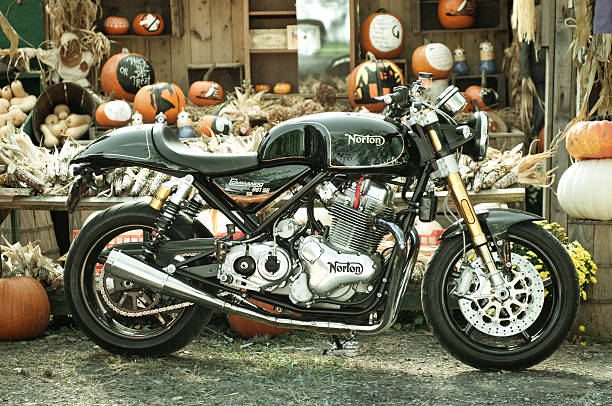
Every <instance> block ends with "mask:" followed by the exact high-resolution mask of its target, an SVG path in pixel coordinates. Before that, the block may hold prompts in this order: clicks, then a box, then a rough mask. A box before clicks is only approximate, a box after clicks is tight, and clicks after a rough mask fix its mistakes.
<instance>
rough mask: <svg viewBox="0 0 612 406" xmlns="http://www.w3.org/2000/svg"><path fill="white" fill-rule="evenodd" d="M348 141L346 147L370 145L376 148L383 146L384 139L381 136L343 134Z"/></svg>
mask: <svg viewBox="0 0 612 406" xmlns="http://www.w3.org/2000/svg"><path fill="white" fill-rule="evenodd" d="M344 136H345V137H347V139H348V145H352V144H372V145H375V146H377V147H380V146H381V145H384V143H385V138H384V137H383V136H382V135H362V134H344Z"/></svg>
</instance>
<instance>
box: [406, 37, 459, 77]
mask: <svg viewBox="0 0 612 406" xmlns="http://www.w3.org/2000/svg"><path fill="white" fill-rule="evenodd" d="M452 69H453V53H452V52H451V50H450V49H449V48H448V47H447V46H446V45H444V44H441V43H438V42H436V43H433V44H426V45H421V46H420V47H418V48H417V49H415V50H414V52H413V53H412V71H413V72H414V76H417V77H418V76H419V72H428V73H433V75H434V77H433V78H434V79H443V78H445V77H447V76H448V75H450V73H451V71H452Z"/></svg>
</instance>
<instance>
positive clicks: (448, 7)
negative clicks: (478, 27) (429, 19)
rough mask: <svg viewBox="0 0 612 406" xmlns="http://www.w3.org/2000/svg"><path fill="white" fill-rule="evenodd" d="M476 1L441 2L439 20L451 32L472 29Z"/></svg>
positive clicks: (442, 0)
mask: <svg viewBox="0 0 612 406" xmlns="http://www.w3.org/2000/svg"><path fill="white" fill-rule="evenodd" d="M475 13H476V0H440V2H439V3H438V19H439V20H440V24H442V27H444V28H446V29H449V30H460V29H463V28H470V27H471V26H472V25H473V24H474V15H475Z"/></svg>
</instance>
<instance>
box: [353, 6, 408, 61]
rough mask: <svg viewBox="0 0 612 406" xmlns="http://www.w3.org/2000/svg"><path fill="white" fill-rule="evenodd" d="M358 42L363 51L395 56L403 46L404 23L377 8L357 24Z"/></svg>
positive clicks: (383, 56)
mask: <svg viewBox="0 0 612 406" xmlns="http://www.w3.org/2000/svg"><path fill="white" fill-rule="evenodd" d="M359 42H360V44H361V50H362V52H363V53H366V52H372V53H373V54H374V56H375V57H377V58H397V57H398V56H399V55H400V54H401V52H402V49H403V48H404V24H403V23H402V21H401V20H400V19H399V18H398V17H397V16H396V15H394V14H391V13H388V12H387V11H386V10H385V9H379V10H378V11H377V12H376V13H374V14H372V15H370V16H369V17H368V18H366V19H365V20H364V21H363V22H362V23H361V25H360V26H359Z"/></svg>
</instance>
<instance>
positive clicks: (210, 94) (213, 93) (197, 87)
mask: <svg viewBox="0 0 612 406" xmlns="http://www.w3.org/2000/svg"><path fill="white" fill-rule="evenodd" d="M222 98H223V88H222V87H221V85H220V84H218V83H217V82H213V81H212V80H198V81H197V82H193V83H192V84H191V86H190V87H189V101H190V102H192V103H193V104H195V105H196V106H207V105H212V104H219V103H221V99H222Z"/></svg>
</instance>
